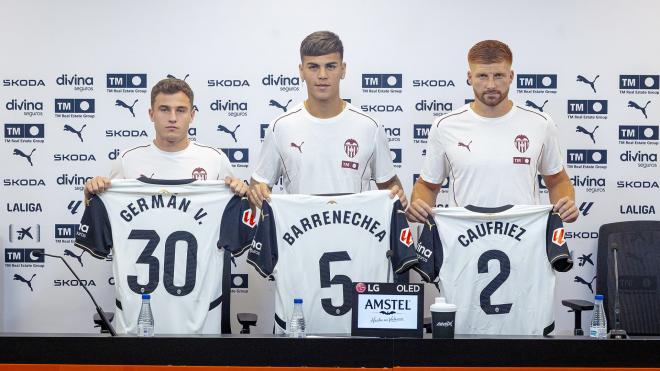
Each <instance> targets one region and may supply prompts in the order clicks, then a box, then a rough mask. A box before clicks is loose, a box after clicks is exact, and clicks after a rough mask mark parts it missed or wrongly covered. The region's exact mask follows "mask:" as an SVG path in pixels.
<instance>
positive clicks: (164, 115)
mask: <svg viewBox="0 0 660 371" xmlns="http://www.w3.org/2000/svg"><path fill="white" fill-rule="evenodd" d="M193 100H194V95H193V92H192V89H191V88H190V86H189V85H188V84H187V83H186V82H185V81H183V80H179V79H171V78H168V79H163V80H161V81H159V82H158V83H157V84H156V85H154V87H153V88H152V89H151V108H149V117H150V119H151V121H152V122H153V123H154V130H155V131H156V136H155V138H154V140H153V142H152V143H149V144H145V145H142V146H137V147H134V148H130V149H127V150H125V151H123V152H122V153H121V154H120V155H119V157H118V158H117V160H116V161H115V162H114V163H113V166H112V171H111V172H110V177H109V178H108V177H105V176H97V177H94V178H92V179H90V180H89V181H87V183H86V184H85V189H84V193H85V200H88V199H89V196H90V195H91V194H96V193H101V192H103V191H105V190H106V189H107V188H108V187H110V182H111V181H110V179H136V178H140V177H142V176H145V177H147V178H154V179H169V180H172V179H199V180H207V179H208V180H224V182H225V184H226V185H228V186H229V187H230V188H231V190H232V192H234V193H236V194H238V195H240V196H243V195H244V194H245V193H246V192H247V189H248V187H247V185H246V184H245V183H244V182H243V181H242V180H240V179H238V178H236V177H234V176H233V174H232V170H231V164H230V163H229V160H228V159H227V156H226V155H225V154H224V153H222V151H220V150H218V149H215V148H213V147H209V146H204V145H201V144H199V143H192V142H191V141H190V139H188V128H189V127H190V123H191V122H192V121H193V119H194V118H195V111H194V110H193Z"/></svg>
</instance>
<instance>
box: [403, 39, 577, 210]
mask: <svg viewBox="0 0 660 371" xmlns="http://www.w3.org/2000/svg"><path fill="white" fill-rule="evenodd" d="M512 61H513V56H512V54H511V50H510V49H509V47H508V46H507V45H506V44H504V43H502V42H500V41H496V40H485V41H481V42H479V43H477V44H475V45H474V46H473V47H472V48H471V49H470V51H469V53H468V63H469V66H470V69H469V71H468V74H467V75H468V81H469V83H470V84H471V85H472V88H473V90H474V96H475V99H474V102H472V103H470V104H468V105H465V106H463V107H461V108H459V109H458V110H456V111H454V112H452V113H450V114H447V115H445V116H442V117H440V118H438V119H437V120H435V122H434V123H433V125H432V127H431V130H430V132H429V139H428V148H427V151H426V158H425V160H424V164H423V166H422V170H421V173H420V177H419V178H418V180H417V182H416V183H415V186H414V188H413V193H412V202H411V206H410V207H409V208H408V210H407V216H408V220H410V221H415V222H420V223H423V222H424V221H425V220H426V218H427V217H428V216H429V215H432V206H434V205H435V202H436V197H437V195H438V191H439V190H440V187H441V185H442V182H443V180H444V179H445V178H446V177H449V187H450V189H449V204H450V206H467V205H474V206H479V207H499V206H503V205H508V204H513V205H516V204H517V205H521V204H523V205H524V204H527V205H533V204H538V203H539V202H540V201H539V191H538V189H537V175H539V174H540V175H542V176H543V179H544V181H545V184H546V186H547V188H548V191H549V195H550V202H551V203H552V204H553V205H554V209H553V210H554V211H555V212H557V213H559V214H560V217H561V219H562V220H563V221H564V222H569V223H570V222H574V221H575V220H576V219H577V217H578V214H579V212H578V209H577V207H576V205H575V190H574V189H573V185H572V184H571V181H570V179H569V177H568V174H567V173H566V170H565V169H564V166H563V160H562V156H561V153H560V149H559V144H558V139H557V127H556V125H555V124H554V122H553V121H552V119H551V118H550V117H549V116H548V115H547V114H545V113H539V112H536V111H532V110H529V109H527V108H525V107H521V106H517V105H515V104H514V103H513V102H512V101H511V100H509V99H508V93H509V86H510V85H511V82H512V81H513V76H514V73H513V70H511V64H512Z"/></svg>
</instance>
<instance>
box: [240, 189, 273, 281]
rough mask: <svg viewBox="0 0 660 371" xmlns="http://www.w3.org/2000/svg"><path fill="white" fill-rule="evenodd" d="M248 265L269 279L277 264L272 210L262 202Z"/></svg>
mask: <svg viewBox="0 0 660 371" xmlns="http://www.w3.org/2000/svg"><path fill="white" fill-rule="evenodd" d="M247 262H248V264H250V265H252V266H253V267H254V268H255V269H256V270H257V272H258V273H259V274H260V275H262V276H263V277H270V276H271V274H272V273H273V271H274V269H275V265H276V264H277V231H276V229H275V217H274V216H273V209H272V208H271V207H270V205H269V204H268V202H264V203H263V205H262V209H261V215H260V217H259V224H258V225H257V232H256V234H255V236H254V241H253V243H252V246H250V252H249V253H248V257H247Z"/></svg>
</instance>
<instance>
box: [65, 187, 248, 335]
mask: <svg viewBox="0 0 660 371" xmlns="http://www.w3.org/2000/svg"><path fill="white" fill-rule="evenodd" d="M254 224H255V223H254V219H253V218H251V214H250V210H249V205H248V203H247V200H245V199H241V198H239V197H238V196H234V195H233V193H231V192H230V191H229V190H228V189H227V187H226V186H225V185H224V182H220V181H194V180H182V181H176V180H175V181H170V180H152V179H147V178H141V179H140V180H113V181H112V186H111V187H110V189H109V190H108V191H106V192H104V193H102V194H100V195H99V196H96V197H93V198H92V199H91V201H90V204H89V206H87V208H86V209H85V213H84V215H83V217H82V221H81V222H80V228H79V230H78V232H77V234H76V242H75V244H76V246H78V247H80V248H83V249H85V250H86V251H88V252H89V253H90V254H92V255H93V256H94V257H97V258H104V257H106V256H107V255H108V254H109V253H110V251H112V255H113V264H112V266H113V274H114V278H115V295H116V305H117V308H116V315H115V319H116V321H115V322H116V323H115V326H116V328H117V332H118V333H129V334H135V333H136V330H137V319H138V313H139V311H140V306H141V303H142V301H141V295H142V294H151V309H152V312H153V316H154V328H155V333H156V334H220V333H221V330H222V329H223V328H225V329H227V330H228V325H229V324H228V323H224V324H223V323H222V318H223V316H222V313H223V312H224V311H226V310H228V301H227V300H226V297H227V295H228V293H227V292H226V291H225V292H223V283H226V282H229V281H228V276H229V272H228V270H227V269H223V267H227V265H226V264H227V263H226V259H228V256H227V253H226V251H229V252H233V251H238V250H240V249H242V248H243V247H244V246H245V245H248V244H249V241H250V238H251V236H252V235H253V234H252V231H253V227H254ZM227 286H228V285H227ZM225 290H226V289H225Z"/></svg>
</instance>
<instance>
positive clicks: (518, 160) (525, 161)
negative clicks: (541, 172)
mask: <svg viewBox="0 0 660 371" xmlns="http://www.w3.org/2000/svg"><path fill="white" fill-rule="evenodd" d="M513 163H514V164H516V165H529V164H531V163H532V159H531V158H529V157H514V158H513Z"/></svg>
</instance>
